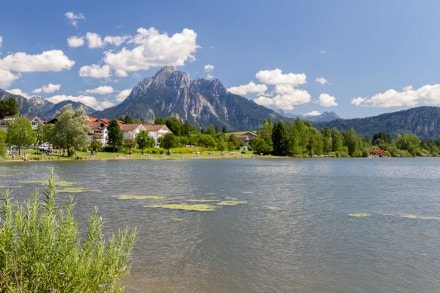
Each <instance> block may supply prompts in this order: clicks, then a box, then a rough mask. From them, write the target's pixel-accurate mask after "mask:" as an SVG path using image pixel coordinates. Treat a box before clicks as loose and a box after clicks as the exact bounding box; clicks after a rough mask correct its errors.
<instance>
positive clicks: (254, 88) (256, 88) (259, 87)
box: [228, 81, 267, 96]
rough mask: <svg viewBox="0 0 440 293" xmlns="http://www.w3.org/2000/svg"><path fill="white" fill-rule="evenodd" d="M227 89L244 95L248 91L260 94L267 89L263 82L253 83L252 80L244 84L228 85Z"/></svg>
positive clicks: (248, 92)
mask: <svg viewBox="0 0 440 293" xmlns="http://www.w3.org/2000/svg"><path fill="white" fill-rule="evenodd" d="M228 91H229V92H231V93H233V94H236V95H240V96H245V95H247V94H250V93H257V94H260V95H261V94H263V93H264V92H266V91H267V86H266V85H265V84H255V83H254V82H253V81H251V82H249V83H248V84H245V85H239V86H233V87H230V88H228Z"/></svg>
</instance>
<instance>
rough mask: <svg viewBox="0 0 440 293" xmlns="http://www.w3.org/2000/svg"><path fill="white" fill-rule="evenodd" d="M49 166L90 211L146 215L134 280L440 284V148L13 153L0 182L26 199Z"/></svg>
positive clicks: (155, 283) (399, 288) (201, 284)
mask: <svg viewBox="0 0 440 293" xmlns="http://www.w3.org/2000/svg"><path fill="white" fill-rule="evenodd" d="M49 167H52V168H54V171H55V174H56V176H57V177H58V178H59V180H62V181H66V182H67V183H66V184H65V185H68V182H71V184H72V186H69V187H65V186H64V187H63V186H61V187H59V189H60V190H63V189H64V190H66V188H67V191H69V189H68V188H70V190H71V191H75V193H74V197H75V201H76V202H77V205H76V208H75V211H76V214H77V215H78V218H79V220H80V221H81V222H83V221H84V220H85V218H86V215H87V214H89V213H90V212H91V211H92V209H93V207H94V206H98V208H99V212H100V214H101V215H102V216H103V218H104V220H105V223H104V228H105V231H106V233H107V232H114V231H117V230H118V229H119V228H123V227H126V226H129V227H134V226H136V227H137V229H138V238H137V242H136V244H135V248H134V250H133V255H132V256H133V259H132V271H131V274H130V277H129V278H128V279H127V280H126V288H127V290H126V291H127V292H438V291H439V290H440V159H438V158H413V159H213V160H209V159H195V160H108V161H79V162H32V163H4V164H0V191H1V190H4V189H5V188H11V189H13V190H14V198H15V199H16V200H19V201H22V200H24V199H25V198H26V197H27V196H28V195H29V193H30V191H31V190H34V189H35V188H36V187H39V186H40V185H39V183H38V181H41V180H44V178H45V177H46V176H47V175H48V172H49V171H48V170H49ZM40 188H41V189H44V188H43V187H41V186H40ZM72 188H75V189H72ZM121 195H125V196H132V195H145V196H148V197H146V198H145V199H120V198H119V197H120V196H121ZM66 197H68V194H67V193H60V198H61V199H62V198H66ZM167 204H187V205H188V204H205V205H208V207H210V208H212V209H214V210H211V211H185V210H177V209H170V208H165V207H173V206H170V205H167Z"/></svg>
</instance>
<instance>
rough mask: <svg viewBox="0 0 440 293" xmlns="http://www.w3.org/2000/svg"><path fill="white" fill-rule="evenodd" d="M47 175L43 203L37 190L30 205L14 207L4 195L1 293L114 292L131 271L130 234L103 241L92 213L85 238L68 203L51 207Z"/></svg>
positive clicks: (50, 179)
mask: <svg viewBox="0 0 440 293" xmlns="http://www.w3.org/2000/svg"><path fill="white" fill-rule="evenodd" d="M56 194H57V193H56V190H55V185H54V174H53V171H51V173H50V175H49V177H48V182H47V190H46V191H45V192H44V199H43V200H41V199H40V193H39V191H38V190H36V191H35V192H34V193H33V194H32V195H31V198H30V199H29V201H27V202H25V203H24V204H22V205H20V204H14V203H13V202H12V201H11V192H9V191H6V192H5V196H4V199H3V205H2V207H1V230H0V291H1V292H119V291H122V289H123V286H122V284H121V282H120V281H121V280H122V279H123V278H124V277H126V276H127V275H128V273H129V270H130V265H129V259H130V254H131V250H132V247H133V244H134V240H135V234H136V231H135V230H134V229H132V230H128V229H125V230H124V231H119V232H118V233H116V234H115V235H113V236H111V237H110V239H109V240H107V241H106V240H105V239H104V237H103V234H102V226H103V221H102V218H101V217H100V216H99V215H98V212H97V209H96V208H95V210H94V211H93V212H92V213H91V215H90V216H89V221H88V230H87V233H86V236H85V237H84V239H81V236H80V233H79V231H78V223H77V221H76V220H75V217H74V215H73V207H74V203H73V199H72V198H70V200H69V201H68V203H67V204H66V206H65V207H64V208H59V207H58V206H57V203H56V199H57V196H56Z"/></svg>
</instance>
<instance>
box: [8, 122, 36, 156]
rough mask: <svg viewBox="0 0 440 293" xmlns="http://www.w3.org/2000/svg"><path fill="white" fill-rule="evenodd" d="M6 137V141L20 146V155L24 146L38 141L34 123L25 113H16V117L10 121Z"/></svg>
mask: <svg viewBox="0 0 440 293" xmlns="http://www.w3.org/2000/svg"><path fill="white" fill-rule="evenodd" d="M6 137H7V138H6V141H7V143H8V144H9V145H15V146H17V147H18V154H19V155H20V150H21V147H22V146H25V145H32V144H34V143H35V141H36V136H35V131H34V130H33V129H32V124H31V122H30V121H29V119H27V117H26V116H23V115H15V119H14V120H12V121H11V122H9V123H8V131H7V134H6Z"/></svg>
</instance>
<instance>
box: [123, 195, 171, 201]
mask: <svg viewBox="0 0 440 293" xmlns="http://www.w3.org/2000/svg"><path fill="white" fill-rule="evenodd" d="M118 199H137V200H142V199H154V200H159V199H163V196H159V195H129V194H122V195H118Z"/></svg>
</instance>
